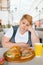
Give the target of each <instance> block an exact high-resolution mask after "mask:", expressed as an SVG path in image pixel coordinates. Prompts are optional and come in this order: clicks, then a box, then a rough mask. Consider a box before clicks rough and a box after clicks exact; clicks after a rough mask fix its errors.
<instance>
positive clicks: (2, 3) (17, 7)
mask: <svg viewBox="0 0 43 65" xmlns="http://www.w3.org/2000/svg"><path fill="white" fill-rule="evenodd" d="M23 14H30V15H31V16H32V17H33V20H32V26H33V28H34V29H35V31H36V33H37V34H38V36H39V38H40V41H41V42H43V0H0V46H1V41H2V37H3V35H4V33H6V32H7V29H9V28H10V27H11V26H12V25H13V26H14V25H19V20H20V18H21V16H22V15H23Z"/></svg>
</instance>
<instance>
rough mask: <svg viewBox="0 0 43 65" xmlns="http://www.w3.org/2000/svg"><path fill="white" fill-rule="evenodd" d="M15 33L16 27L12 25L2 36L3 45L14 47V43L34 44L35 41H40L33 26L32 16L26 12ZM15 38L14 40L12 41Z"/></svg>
mask: <svg viewBox="0 0 43 65" xmlns="http://www.w3.org/2000/svg"><path fill="white" fill-rule="evenodd" d="M16 28H17V31H16V34H15V35H14V32H15V30H14V27H11V28H10V29H9V31H8V32H7V33H6V34H5V35H4V36H3V38H2V46H3V47H12V46H14V45H19V46H25V47H27V46H31V44H32V46H33V45H34V43H36V42H39V38H38V36H37V35H36V33H35V31H34V29H33V28H32V16H30V15H28V14H25V15H23V17H22V18H21V20H20V24H19V26H18V27H16ZM12 39H13V41H12Z"/></svg>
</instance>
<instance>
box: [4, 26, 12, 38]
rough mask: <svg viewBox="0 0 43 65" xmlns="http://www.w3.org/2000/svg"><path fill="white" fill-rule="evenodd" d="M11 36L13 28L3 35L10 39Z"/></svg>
mask: <svg viewBox="0 0 43 65" xmlns="http://www.w3.org/2000/svg"><path fill="white" fill-rule="evenodd" d="M12 35H13V28H12V27H11V28H10V29H9V30H7V32H6V33H5V35H4V36H5V37H8V38H11V37H12Z"/></svg>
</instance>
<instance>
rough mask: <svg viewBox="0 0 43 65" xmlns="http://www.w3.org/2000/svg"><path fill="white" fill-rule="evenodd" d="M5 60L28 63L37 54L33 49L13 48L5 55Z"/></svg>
mask: <svg viewBox="0 0 43 65" xmlns="http://www.w3.org/2000/svg"><path fill="white" fill-rule="evenodd" d="M3 56H4V58H5V60H6V61H8V62H16V63H18V62H19V63H21V62H27V61H30V60H32V59H33V58H34V57H35V52H34V50H33V49H32V48H30V47H28V48H25V47H23V48H22V47H18V46H16V47H15V46H13V47H12V48H10V49H9V50H8V51H6V52H5V53H4V54H3Z"/></svg>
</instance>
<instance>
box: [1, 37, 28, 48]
mask: <svg viewBox="0 0 43 65" xmlns="http://www.w3.org/2000/svg"><path fill="white" fill-rule="evenodd" d="M9 40H10V38H8V37H5V36H4V37H3V38H2V46H3V47H4V48H7V47H8V48H9V47H12V46H22V47H23V46H25V47H28V46H29V45H28V44H26V43H22V42H18V43H12V42H10V41H9Z"/></svg>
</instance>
